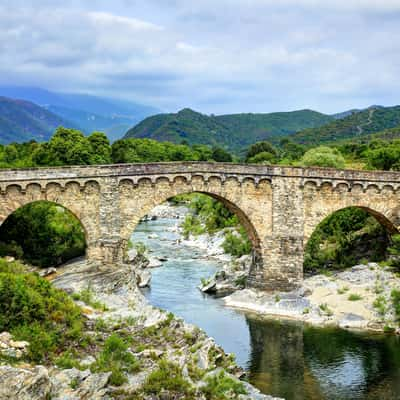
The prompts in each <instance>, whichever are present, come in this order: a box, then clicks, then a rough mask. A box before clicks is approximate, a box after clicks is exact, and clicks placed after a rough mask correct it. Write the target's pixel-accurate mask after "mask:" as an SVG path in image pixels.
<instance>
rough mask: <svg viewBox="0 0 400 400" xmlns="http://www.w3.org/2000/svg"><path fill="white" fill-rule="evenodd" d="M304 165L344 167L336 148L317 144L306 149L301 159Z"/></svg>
mask: <svg viewBox="0 0 400 400" xmlns="http://www.w3.org/2000/svg"><path fill="white" fill-rule="evenodd" d="M300 162H301V164H302V165H304V166H306V167H330V168H344V166H345V160H344V158H343V156H342V155H341V154H340V152H339V151H338V150H337V149H334V148H331V147H327V146H319V147H315V148H313V149H310V150H308V151H307V152H306V153H305V154H304V156H303V157H302V159H301V161H300Z"/></svg>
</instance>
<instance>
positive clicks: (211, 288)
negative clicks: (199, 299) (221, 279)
mask: <svg viewBox="0 0 400 400" xmlns="http://www.w3.org/2000/svg"><path fill="white" fill-rule="evenodd" d="M216 287H217V281H216V280H215V279H211V281H210V282H208V283H207V284H205V285H204V286H200V290H201V291H202V292H203V293H215V292H216Z"/></svg>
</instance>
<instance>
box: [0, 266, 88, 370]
mask: <svg viewBox="0 0 400 400" xmlns="http://www.w3.org/2000/svg"><path fill="white" fill-rule="evenodd" d="M0 309H1V313H0V332H2V331H9V332H11V333H12V334H13V336H14V337H15V338H16V339H17V340H26V341H28V342H29V343H30V346H29V349H28V355H27V357H28V360H30V361H34V362H46V363H48V362H50V361H51V360H52V359H54V358H55V356H56V354H57V353H59V352H61V351H63V350H67V349H69V348H71V349H72V348H73V347H74V346H73V343H74V342H76V343H78V341H79V342H80V343H81V344H83V342H84V341H85V340H86V339H85V337H84V334H83V330H82V329H83V317H82V314H81V310H80V308H79V307H78V306H76V305H75V303H74V302H73V301H72V300H71V299H70V297H69V296H68V295H67V294H66V293H64V292H63V291H61V290H58V289H55V288H54V287H53V286H52V285H51V284H50V283H49V282H48V281H46V280H45V279H43V278H41V277H39V276H38V275H37V274H35V273H31V272H27V271H26V269H25V267H24V266H23V265H22V264H20V263H18V262H11V263H9V262H7V261H5V260H4V259H0Z"/></svg>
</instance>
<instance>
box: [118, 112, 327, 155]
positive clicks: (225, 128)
mask: <svg viewBox="0 0 400 400" xmlns="http://www.w3.org/2000/svg"><path fill="white" fill-rule="evenodd" d="M332 120H333V117H331V116H329V115H325V114H321V113H318V112H316V111H312V110H300V111H292V112H278V113H269V114H231V115H219V116H214V115H211V116H208V115H204V114H201V113H198V112H196V111H193V110H191V109H188V108H185V109H183V110H181V111H179V112H178V113H171V114H158V115H154V116H152V117H148V118H146V119H144V120H143V121H142V122H140V123H139V124H137V125H136V126H134V127H133V128H132V129H130V130H129V131H128V132H127V133H126V135H125V136H124V137H125V138H129V137H135V138H151V139H156V140H160V141H171V142H175V143H181V142H182V141H186V142H188V143H189V144H208V145H211V146H216V145H218V146H223V147H226V148H228V149H230V150H234V151H237V150H239V149H241V148H244V147H247V146H249V145H250V144H252V143H254V142H257V141H259V140H265V139H271V138H274V139H277V138H279V137H282V136H286V135H289V134H291V133H294V132H297V131H300V130H302V129H304V128H308V127H316V126H321V125H323V124H326V123H327V122H330V121H332Z"/></svg>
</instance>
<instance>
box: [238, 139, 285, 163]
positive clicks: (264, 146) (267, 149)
mask: <svg viewBox="0 0 400 400" xmlns="http://www.w3.org/2000/svg"><path fill="white" fill-rule="evenodd" d="M259 153H269V154H271V160H274V161H276V158H277V156H278V152H277V151H276V149H275V147H274V146H272V144H271V143H269V142H266V141H264V142H257V143H254V144H252V145H251V146H250V147H249V149H248V150H247V153H246V159H245V160H246V162H248V161H249V159H250V158H252V157H254V156H255V155H257V154H259Z"/></svg>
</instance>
